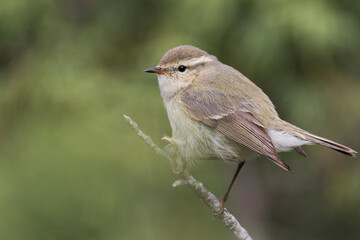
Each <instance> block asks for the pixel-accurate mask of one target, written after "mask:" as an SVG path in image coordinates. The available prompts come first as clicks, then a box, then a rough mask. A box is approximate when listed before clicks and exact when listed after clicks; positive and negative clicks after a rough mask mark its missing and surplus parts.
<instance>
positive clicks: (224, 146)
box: [145, 45, 357, 206]
mask: <svg viewBox="0 0 360 240" xmlns="http://www.w3.org/2000/svg"><path fill="white" fill-rule="evenodd" d="M145 72H148V73H155V74H157V78H158V83H159V88H160V93H161V96H162V98H163V102H164V105H165V108H166V110H167V114H168V118H169V122H170V125H171V128H172V136H171V138H167V140H168V141H169V142H170V143H171V145H172V150H173V151H174V152H175V154H176V155H178V156H179V157H180V159H181V163H183V164H184V166H185V167H189V166H192V165H196V164H198V163H200V162H201V161H203V160H206V159H220V160H224V161H229V162H236V163H238V167H237V170H236V172H235V174H234V177H233V178H232V180H231V183H230V185H229V187H228V189H227V191H226V193H225V194H224V195H223V196H222V197H221V198H220V199H219V200H220V203H221V206H223V204H224V203H225V201H226V200H227V198H228V195H229V193H230V190H231V188H232V186H233V184H234V182H235V179H236V178H237V175H238V173H239V171H240V169H241V168H242V167H243V165H244V163H245V161H248V160H250V159H255V158H257V157H259V156H264V157H266V158H268V159H269V160H270V161H272V162H273V163H275V164H276V165H277V166H279V167H281V168H282V169H284V170H285V171H290V167H289V165H288V164H287V163H286V162H285V161H283V160H282V158H281V157H280V155H279V153H280V152H287V151H291V150H295V151H296V152H297V153H299V154H300V155H301V156H303V157H307V154H306V153H305V151H304V150H303V149H302V148H301V146H303V145H321V146H325V147H328V148H331V149H333V150H336V151H338V152H341V153H343V154H346V155H349V156H351V157H356V154H357V152H356V151H355V150H353V149H351V148H349V147H347V146H344V145H342V144H339V143H336V142H334V141H331V140H329V139H326V138H323V137H320V136H317V135H315V134H312V133H310V132H307V131H305V130H303V129H301V128H299V127H297V126H294V125H292V124H290V123H288V122H287V121H285V120H282V119H281V118H280V117H279V115H278V113H277V112H276V110H275V107H274V105H273V103H272V102H271V100H270V99H269V97H268V96H267V95H266V94H265V93H264V92H263V91H262V90H261V89H260V88H259V87H258V86H256V85H255V84H254V83H253V82H252V81H250V80H249V79H248V78H247V77H245V76H244V75H243V74H242V73H240V72H239V71H237V70H236V69H234V68H232V67H231V66H228V65H226V64H223V63H222V62H220V61H219V60H218V58H217V57H216V56H213V55H211V54H209V53H207V52H206V51H204V50H201V49H199V48H197V47H194V46H191V45H181V46H178V47H175V48H172V49H170V50H168V51H167V52H166V53H165V54H164V55H163V57H162V58H161V59H160V62H159V63H158V65H157V66H156V67H154V68H149V69H146V70H145Z"/></svg>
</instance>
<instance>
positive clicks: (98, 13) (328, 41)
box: [0, 0, 360, 240]
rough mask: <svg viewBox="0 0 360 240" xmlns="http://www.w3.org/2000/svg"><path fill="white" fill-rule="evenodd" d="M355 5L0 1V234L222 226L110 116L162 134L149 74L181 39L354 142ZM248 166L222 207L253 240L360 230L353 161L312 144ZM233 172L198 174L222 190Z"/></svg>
mask: <svg viewBox="0 0 360 240" xmlns="http://www.w3.org/2000/svg"><path fill="white" fill-rule="evenodd" d="M359 25H360V8H359V4H358V1H355V0H347V1H330V0H329V1H325V0H320V1H310V0H305V1H285V0H272V1H258V0H256V1H253V0H252V1H250V0H243V1H235V0H226V1H220V0H209V1H206V2H204V1H199V0H192V1H190V0H187V1H172V2H169V1H164V0H160V1H156V2H155V1H148V0H136V1H130V0H123V1H116V0H110V1H95V0H83V1H69V0H66V1H45V0H33V1H31V2H29V1H26V0H11V1H10V0H5V1H3V2H2V4H1V8H0V189H1V190H0V211H1V215H0V226H1V227H0V238H1V239H9V240H10V239H11V240H20V239H27V240H28V239H37V240H38V239H224V238H231V234H230V233H229V232H228V231H227V230H226V229H225V228H224V227H223V226H222V224H221V223H220V222H218V221H212V220H211V213H210V212H209V210H208V209H207V208H206V207H205V206H204V205H203V204H202V203H201V202H200V201H199V200H198V199H197V197H196V196H194V194H193V193H192V192H191V191H189V190H188V189H186V188H183V187H180V188H178V189H173V188H172V187H171V183H172V182H173V181H174V180H175V177H174V175H173V174H172V173H171V171H170V168H169V166H168V165H167V162H166V161H165V160H163V159H161V158H160V157H158V156H156V155H155V153H154V152H153V151H152V150H151V149H149V147H148V146H147V145H146V144H145V143H144V142H142V140H140V139H139V138H138V137H137V136H136V135H135V133H134V132H133V131H132V130H131V129H130V127H129V126H127V125H126V123H125V122H124V121H123V118H122V115H123V114H127V115H130V116H131V117H132V118H133V119H134V120H135V121H137V123H138V124H139V126H140V128H141V129H142V130H143V131H144V132H146V133H147V134H149V135H150V136H152V137H153V139H154V140H155V141H156V142H158V143H159V144H160V145H164V143H161V142H160V140H159V139H160V138H161V137H162V136H163V135H171V130H170V126H169V123H168V121H167V115H166V112H165V109H164V108H163V105H162V100H161V97H160V95H159V90H158V87H157V81H156V79H155V76H153V75H150V74H145V73H143V70H144V69H146V68H149V67H153V66H155V65H156V64H157V62H158V61H159V59H160V57H161V56H162V55H163V54H164V53H165V52H166V51H167V50H168V49H170V48H172V47H175V46H177V45H180V44H191V45H195V46H197V47H200V48H202V49H204V50H206V51H208V52H209V53H212V54H214V55H216V56H218V58H219V59H220V60H221V61H222V62H224V63H227V64H229V65H231V66H234V67H235V68H237V69H238V70H240V71H241V72H242V73H244V74H245V75H246V76H248V77H249V78H250V79H252V80H253V81H254V82H255V83H256V84H257V85H259V86H260V87H261V88H263V90H264V91H265V92H266V93H267V94H268V95H269V96H270V98H271V99H272V100H273V101H274V104H275V105H276V106H277V109H278V111H279V113H280V115H281V116H282V117H283V118H284V119H286V120H288V121H290V122H292V123H294V124H296V125H299V126H300V127H303V128H304V129H308V130H309V131H313V132H314V133H316V134H319V135H323V136H324V137H329V138H331V139H334V140H336V141H339V142H341V143H344V144H345V145H348V146H350V147H353V148H354V149H356V150H358V151H359V150H360V140H359V132H360V109H359V103H360V81H359V75H360V70H359V63H360V55H359V52H360V47H359V42H360V30H359V28H358V26H359ZM305 150H306V151H307V152H308V153H309V155H310V157H309V158H308V159H306V160H304V159H301V157H300V156H298V155H296V154H292V153H290V154H286V153H285V154H283V158H284V159H285V160H286V161H287V162H289V163H290V165H291V166H292V169H293V172H291V173H290V174H287V173H283V172H281V170H280V169H277V168H276V167H275V166H274V165H272V164H271V163H269V162H268V161H267V160H265V159H259V160H257V161H252V162H249V163H247V164H246V166H245V168H244V170H243V172H242V173H241V174H240V175H241V176H240V178H239V180H238V182H237V185H236V186H235V189H234V190H233V192H232V195H231V196H230V200H229V203H228V208H229V209H230V210H231V211H232V212H234V213H235V215H236V216H237V217H238V219H239V220H240V222H241V223H242V224H243V225H244V226H245V227H246V228H247V229H248V230H249V231H250V233H251V235H252V236H253V237H254V239H338V238H344V236H346V238H348V239H357V238H359V237H360V232H359V230H358V223H359V222H360V208H359V206H358V202H359V200H360V190H359V189H360V185H359V184H360V177H359V176H360V175H359V171H360V164H359V161H358V159H349V158H347V157H346V156H342V155H340V154H338V153H336V152H333V151H330V150H326V149H321V148H320V147H312V148H310V147H309V148H306V149H305ZM234 170H235V168H234V167H229V166H226V165H225V164H224V163H219V162H211V161H210V162H206V163H204V164H203V165H202V166H200V167H197V168H196V169H194V170H193V171H194V175H195V176H199V178H200V180H202V181H204V183H205V185H206V186H207V187H208V188H209V189H210V190H211V191H213V192H214V193H215V194H217V195H219V196H220V195H221V194H223V192H224V190H225V188H226V185H227V183H228V181H229V180H230V178H231V175H232V172H233V171H234Z"/></svg>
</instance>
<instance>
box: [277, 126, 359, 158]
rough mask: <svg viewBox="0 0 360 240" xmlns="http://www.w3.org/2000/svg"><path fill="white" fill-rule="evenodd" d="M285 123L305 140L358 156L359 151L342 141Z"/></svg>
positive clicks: (288, 128) (291, 130)
mask: <svg viewBox="0 0 360 240" xmlns="http://www.w3.org/2000/svg"><path fill="white" fill-rule="evenodd" d="M284 125H285V128H287V130H290V132H292V133H293V134H294V135H295V136H297V137H299V138H302V139H304V140H309V141H311V142H312V143H314V144H319V145H322V146H324V147H328V148H331V149H334V150H335V151H338V152H341V153H343V154H346V155H349V156H351V157H356V154H357V152H356V151H355V150H353V149H351V148H349V147H347V146H344V145H341V144H340V143H337V142H334V141H331V140H329V139H326V138H323V137H319V136H316V135H314V134H311V133H309V132H307V131H305V130H303V129H301V128H298V127H296V126H294V125H292V124H290V123H288V122H285V124H284Z"/></svg>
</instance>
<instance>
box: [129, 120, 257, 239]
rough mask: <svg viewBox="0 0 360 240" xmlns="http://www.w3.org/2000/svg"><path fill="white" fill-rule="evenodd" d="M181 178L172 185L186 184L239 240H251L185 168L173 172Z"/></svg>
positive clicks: (146, 138) (215, 198) (232, 217)
mask: <svg viewBox="0 0 360 240" xmlns="http://www.w3.org/2000/svg"><path fill="white" fill-rule="evenodd" d="M124 118H125V120H126V122H127V123H129V124H130V125H131V127H132V128H133V129H134V130H135V132H136V133H137V135H138V136H139V137H141V138H142V139H143V140H145V142H146V143H147V144H149V145H150V147H152V148H153V149H154V150H155V152H156V153H157V154H158V155H161V156H163V157H165V158H167V159H168V160H170V161H171V158H170V156H169V155H168V154H167V153H166V152H164V151H163V150H162V149H161V148H159V147H158V146H157V145H156V144H155V143H154V142H153V140H152V139H151V138H150V137H149V136H148V135H146V134H145V133H143V132H142V131H141V130H140V129H139V127H138V125H137V124H136V122H134V121H133V120H132V119H131V118H130V117H128V116H126V115H124ZM175 173H176V174H177V175H178V176H179V177H180V178H181V179H180V180H177V181H176V182H174V183H173V186H174V187H176V186H179V185H184V184H186V185H187V186H189V187H190V188H191V189H192V190H194V192H195V193H196V194H197V195H198V196H199V197H200V199H201V200H202V201H203V202H204V203H205V204H206V205H208V206H209V207H210V209H211V210H212V212H213V213H214V215H215V216H217V217H219V218H220V220H221V221H222V222H223V223H224V224H225V226H226V227H227V228H229V229H230V230H231V231H232V232H233V234H234V236H235V238H236V239H239V240H252V238H251V237H250V236H249V234H248V232H247V231H246V229H245V228H243V227H242V226H241V225H240V223H239V222H238V220H237V219H236V218H235V217H234V216H233V215H232V214H230V213H229V212H228V211H227V210H226V208H225V209H221V206H220V201H219V199H218V198H217V197H216V196H215V195H214V194H212V193H211V192H209V191H208V190H207V189H206V188H205V187H204V185H203V183H202V182H200V181H198V180H196V179H195V178H194V177H193V176H192V175H191V174H190V173H188V172H187V171H186V170H184V171H181V172H175Z"/></svg>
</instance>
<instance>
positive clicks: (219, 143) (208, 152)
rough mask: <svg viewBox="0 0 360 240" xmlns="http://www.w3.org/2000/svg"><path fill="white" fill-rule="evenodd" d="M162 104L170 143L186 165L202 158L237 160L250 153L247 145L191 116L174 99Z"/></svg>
mask: <svg viewBox="0 0 360 240" xmlns="http://www.w3.org/2000/svg"><path fill="white" fill-rule="evenodd" d="M166 107H167V112H168V117H169V121H170V125H171V128H172V142H173V144H174V145H175V147H176V150H177V151H178V153H179V154H180V156H181V158H182V160H184V161H185V162H187V163H188V164H189V165H194V164H196V163H197V162H199V160H204V159H222V160H225V161H236V162H240V161H244V160H245V159H248V158H249V156H250V155H254V153H253V152H252V151H250V150H249V149H248V148H246V147H243V146H241V145H239V144H237V143H235V142H234V141H232V140H231V139H229V138H227V137H226V136H225V135H223V134H222V133H220V132H218V131H216V130H214V129H212V128H210V127H208V126H206V125H205V124H203V123H201V122H198V121H196V120H194V119H193V118H191V117H190V116H189V115H188V114H186V113H185V112H184V111H183V110H182V109H181V108H180V107H179V106H178V104H177V103H176V102H169V103H168V104H167V106H166Z"/></svg>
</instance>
